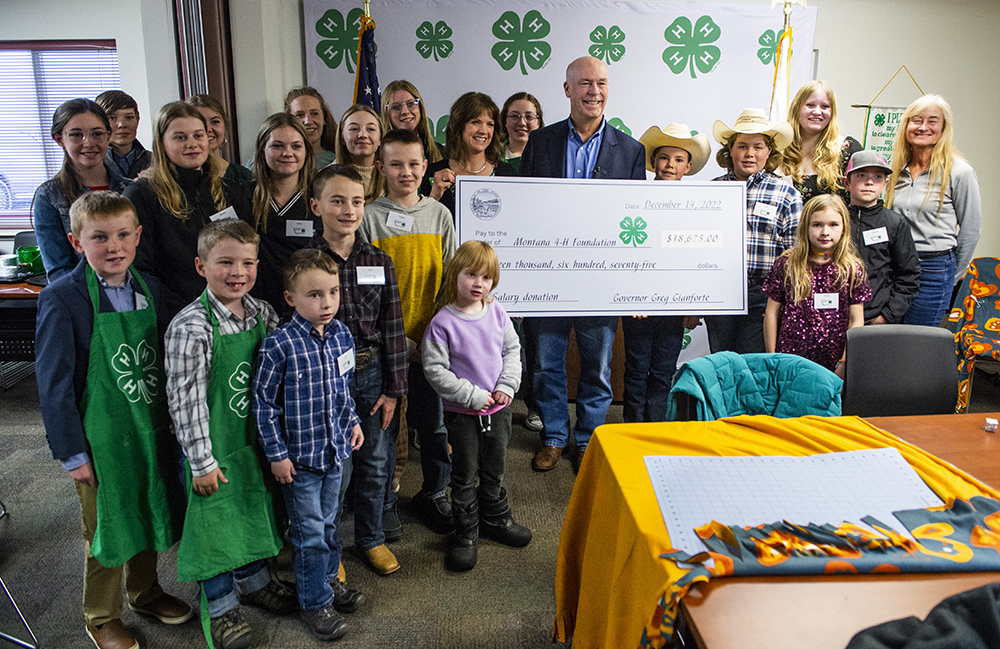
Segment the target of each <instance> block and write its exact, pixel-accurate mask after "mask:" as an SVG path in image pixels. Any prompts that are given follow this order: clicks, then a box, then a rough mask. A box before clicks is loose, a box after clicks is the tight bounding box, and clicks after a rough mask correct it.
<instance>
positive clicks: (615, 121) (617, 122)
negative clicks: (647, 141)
mask: <svg viewBox="0 0 1000 649" xmlns="http://www.w3.org/2000/svg"><path fill="white" fill-rule="evenodd" d="M608 126H613V127H615V128H616V129H618V130H619V131H621V132H622V133H624V134H625V135H628V136H629V137H631V136H632V129H630V128H629V127H627V126H625V122H623V121H622V118H621V117H612V118H611V119H609V120H608Z"/></svg>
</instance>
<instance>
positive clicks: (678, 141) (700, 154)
mask: <svg viewBox="0 0 1000 649" xmlns="http://www.w3.org/2000/svg"><path fill="white" fill-rule="evenodd" d="M639 142H640V143H641V144H642V145H643V146H644V147H646V169H649V170H650V171H655V169H653V165H652V164H651V163H650V162H649V159H650V158H652V157H653V152H654V151H656V150H657V149H659V148H660V147H661V146H675V147H677V148H678V149H684V150H685V151H687V152H688V153H689V154H690V155H691V171H689V172H688V174H696V173H698V172H699V171H701V168H702V167H704V166H705V163H706V162H708V158H709V156H711V154H712V147H711V146H710V145H709V142H708V136H707V135H705V134H704V133H698V134H697V135H691V130H690V129H689V128H688V127H687V124H678V123H677V122H671V123H670V124H669V125H667V128H665V129H661V128H660V127H659V126H650V127H649V128H648V129H646V132H645V133H643V134H642V137H641V138H639Z"/></svg>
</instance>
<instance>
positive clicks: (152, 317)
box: [80, 266, 183, 568]
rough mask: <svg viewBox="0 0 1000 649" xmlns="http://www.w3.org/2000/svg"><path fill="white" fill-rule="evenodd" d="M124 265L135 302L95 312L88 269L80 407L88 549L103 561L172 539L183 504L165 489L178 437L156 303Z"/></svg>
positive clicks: (120, 559) (95, 290) (121, 559)
mask: <svg viewBox="0 0 1000 649" xmlns="http://www.w3.org/2000/svg"><path fill="white" fill-rule="evenodd" d="M129 272H130V273H131V275H132V278H133V280H134V282H133V288H134V294H135V297H136V301H137V305H138V306H139V308H136V309H135V310H133V311H123V312H117V311H110V312H107V313H101V312H100V302H101V300H100V290H101V289H100V286H99V285H98V282H97V275H96V274H95V273H94V270H93V269H92V268H91V267H90V266H87V268H86V277H87V292H88V293H89V294H90V302H91V305H92V306H93V308H94V331H93V334H92V335H91V338H90V360H89V363H88V365H87V385H86V388H85V389H84V392H83V396H82V398H81V400H80V410H81V411H82V412H83V430H84V434H85V436H86V438H87V443H88V444H89V446H90V455H91V457H92V458H93V464H94V472H95V474H96V476H97V529H96V531H95V533H94V540H93V542H92V543H91V547H90V551H91V554H93V555H94V557H95V558H96V559H97V560H98V561H99V562H100V563H101V565H102V566H105V567H109V568H112V567H116V566H120V565H122V564H123V563H125V562H126V561H128V560H129V559H131V558H132V557H134V556H135V555H136V554H138V553H139V552H141V551H143V550H147V549H153V550H157V551H163V550H167V549H168V548H169V547H170V546H171V545H173V544H174V542H175V541H176V540H177V536H178V534H177V523H179V522H180V508H181V507H182V506H183V502H182V500H181V499H180V493H179V485H177V487H178V488H177V489H171V487H172V486H174V478H173V475H174V471H173V463H174V461H175V458H176V457H177V454H176V451H175V444H176V442H175V441H174V437H173V435H172V434H171V432H170V415H169V413H168V410H167V396H166V392H165V385H164V372H163V358H162V357H161V353H160V345H159V335H158V334H157V329H156V310H155V309H154V305H153V298H152V296H151V295H150V292H149V288H148V287H147V286H146V283H145V282H144V281H143V279H142V277H140V276H139V275H138V274H137V273H135V272H133V271H132V269H131V268H130V269H129ZM143 302H144V303H145V304H143Z"/></svg>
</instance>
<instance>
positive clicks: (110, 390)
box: [35, 191, 192, 647]
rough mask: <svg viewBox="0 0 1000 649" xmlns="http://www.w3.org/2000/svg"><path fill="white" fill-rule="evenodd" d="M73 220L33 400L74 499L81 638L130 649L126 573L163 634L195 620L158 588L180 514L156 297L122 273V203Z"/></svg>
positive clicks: (46, 295)
mask: <svg viewBox="0 0 1000 649" xmlns="http://www.w3.org/2000/svg"><path fill="white" fill-rule="evenodd" d="M70 219H71V233H70V235H69V240H70V243H71V245H72V246H73V248H74V249H75V250H76V251H77V252H78V253H81V254H82V255H84V257H85V258H84V259H82V260H81V261H80V262H79V263H78V264H77V266H76V268H75V269H74V270H73V271H72V272H70V273H69V274H68V275H65V276H63V277H61V278H59V279H58V280H56V281H55V282H53V283H52V284H50V285H49V286H48V288H46V289H45V290H44V291H42V293H41V295H39V298H38V331H37V335H36V349H37V361H36V366H35V367H36V374H37V376H38V392H39V400H40V402H41V407H42V417H43V419H44V421H45V433H46V437H47V438H48V441H49V447H50V448H51V449H52V455H53V457H55V458H56V459H57V460H59V461H60V462H62V465H63V467H64V468H65V469H66V470H67V471H68V472H69V475H70V477H72V478H73V479H74V480H75V481H76V483H75V484H76V491H77V495H78V496H79V498H80V508H81V510H82V513H83V535H84V539H85V540H86V558H85V572H84V584H83V614H84V618H85V619H86V630H87V634H88V635H89V636H90V637H91V638H92V639H93V641H94V643H95V644H96V645H97V646H98V647H138V646H139V645H138V643H137V642H136V641H135V638H133V637H132V634H131V633H130V632H129V630H128V628H126V627H125V625H124V624H123V623H122V621H121V611H122V595H121V587H122V573H123V567H124V577H125V587H126V590H127V592H128V598H129V606H130V607H131V608H132V609H133V610H136V611H139V612H140V613H144V614H146V615H149V616H151V617H153V618H156V619H158V620H160V621H161V622H164V623H166V624H181V623H183V622H186V621H187V620H189V619H190V618H191V616H192V613H191V607H190V606H188V605H187V604H185V603H184V602H182V601H180V600H178V599H176V598H174V597H172V596H171V595H168V594H166V593H164V592H163V590H162V589H161V588H160V584H159V582H158V580H157V577H156V553H157V551H163V550H166V549H168V548H169V547H170V546H171V545H172V544H173V543H174V541H175V540H176V538H177V536H178V534H177V532H178V531H179V523H180V516H179V514H177V512H178V511H180V508H181V507H182V506H183V500H182V498H181V493H180V485H179V484H178V483H177V481H176V479H175V478H174V477H173V476H174V475H175V471H174V470H173V466H174V462H175V461H176V445H175V443H174V441H173V438H172V437H171V436H170V432H169V426H170V419H169V417H168V416H167V404H166V393H165V392H164V386H163V364H162V357H161V353H160V352H161V345H160V332H161V331H162V328H161V327H158V326H157V325H158V323H163V318H162V317H161V318H158V317H157V316H158V315H159V316H162V315H163V311H162V310H161V306H162V305H161V303H160V286H159V283H158V282H157V281H156V280H155V279H154V278H151V277H147V278H143V277H142V276H141V275H139V273H137V272H136V271H135V270H133V269H131V268H130V265H131V263H132V260H133V258H134V257H135V247H136V245H137V244H138V242H139V236H140V234H141V230H142V228H141V227H139V220H138V218H137V217H136V214H135V208H134V207H132V203H130V202H129V201H128V199H126V198H123V197H122V196H121V195H119V194H116V193H115V192H109V191H94V192H88V193H87V194H84V195H83V196H81V197H80V198H79V199H78V200H77V201H76V202H75V203H74V204H73V206H72V208H71V209H70Z"/></svg>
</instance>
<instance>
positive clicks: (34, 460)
mask: <svg viewBox="0 0 1000 649" xmlns="http://www.w3.org/2000/svg"><path fill="white" fill-rule="evenodd" d="M984 365H985V364H984ZM976 374H977V378H976V381H975V389H974V391H973V397H972V403H971V406H970V412H995V411H1000V387H997V385H995V384H994V380H993V377H992V376H989V375H987V374H985V373H983V372H982V371H980V370H979V369H978V366H977V371H976ZM514 408H515V410H514V421H515V426H514V430H513V435H512V439H511V442H510V447H509V450H508V455H507V477H506V482H507V488H508V491H509V493H510V498H511V504H512V507H513V509H514V512H515V515H516V517H517V519H518V521H519V522H520V523H522V524H524V525H526V526H527V527H529V528H530V529H531V530H532V531H533V532H534V540H533V541H532V542H531V544H530V545H528V546H527V547H526V548H522V549H513V548H507V547H504V546H500V545H498V544H496V543H493V542H491V541H483V542H481V544H480V549H479V565H478V566H477V567H476V568H475V570H473V571H471V572H469V573H465V574H454V573H450V572H448V571H447V570H445V569H444V566H443V560H444V551H445V542H444V537H442V536H438V535H437V534H434V533H433V532H431V531H429V530H427V529H426V528H424V527H423V526H422V525H420V524H419V523H418V522H417V521H416V519H415V518H414V516H413V515H411V514H410V513H409V512H408V511H407V510H406V508H405V506H404V507H403V511H402V513H401V517H402V519H403V524H404V528H405V536H404V538H403V540H402V541H400V542H398V543H395V544H392V546H391V548H392V550H393V552H394V553H395V554H396V556H397V557H398V559H399V561H400V563H401V564H402V566H403V567H402V569H401V570H400V571H398V572H397V573H395V574H393V575H390V576H388V577H379V576H376V575H375V574H373V573H372V572H370V571H369V570H368V569H367V568H366V567H365V566H364V565H363V564H362V563H361V559H360V557H359V556H358V555H357V554H356V553H355V552H354V550H353V536H352V535H353V526H352V522H351V520H350V515H349V514H348V516H347V518H346V520H345V525H344V528H345V530H344V533H345V546H346V547H347V548H349V549H348V550H347V551H346V552H345V556H344V564H345V566H346V568H347V571H348V581H349V582H350V584H351V586H352V587H355V588H359V589H360V590H361V591H362V592H364V593H365V595H366V597H367V599H368V601H367V603H366V604H365V605H364V606H363V607H362V608H361V610H359V611H358V612H357V613H355V614H353V615H351V616H349V618H348V622H349V624H350V631H349V632H348V634H347V636H345V637H344V639H343V640H341V641H340V642H338V643H337V646H339V647H345V648H346V647H366V648H367V647H376V646H390V645H402V646H406V647H417V648H435V649H464V648H467V647H477V648H483V649H493V648H495V649H507V648H511V649H513V648H517V649H522V648H531V647H538V648H539V649H541V648H551V647H553V644H552V642H551V629H552V623H553V619H554V616H555V601H554V595H553V585H554V580H555V564H556V550H557V548H558V544H559V532H560V529H561V526H562V520H563V514H564V512H565V509H566V504H567V503H568V502H569V496H570V493H571V491H572V489H573V482H574V473H573V470H572V463H571V462H570V461H569V460H564V461H563V462H561V463H560V465H559V467H557V468H556V469H555V470H554V471H552V472H550V473H545V474H538V473H535V472H533V471H532V470H531V468H530V461H531V457H532V456H533V454H534V452H535V450H536V449H537V435H536V434H534V433H531V432H529V431H527V430H525V429H524V428H522V427H521V426H520V425H519V424H520V423H521V421H522V420H523V416H524V412H525V411H524V404H523V403H522V402H520V401H516V402H515V404H514ZM609 421H614V422H620V421H621V407H620V406H613V407H612V409H611V413H610V414H609ZM418 453H419V451H416V450H413V449H411V456H410V465H409V466H408V468H407V471H406V473H405V474H404V477H403V481H402V487H401V490H400V495H401V497H402V500H401V502H403V503H405V502H406V501H407V500H408V499H409V497H410V496H412V495H413V494H414V493H416V491H417V490H418V489H419V484H420V470H419V466H420V465H419V459H418V455H417V454H418ZM0 500H3V502H4V503H6V505H7V507H8V508H9V509H10V512H11V514H10V516H7V517H4V518H3V519H0V577H2V578H3V579H4V581H5V582H6V583H7V586H8V588H10V590H11V592H12V593H13V595H14V597H15V599H16V600H17V601H18V603H19V604H20V606H21V610H22V611H23V612H24V614H25V616H26V617H27V618H28V621H29V623H30V624H31V625H32V627H33V629H34V630H35V633H36V635H37V636H38V639H39V641H40V644H41V646H42V647H46V648H50V647H51V648H57V649H83V648H85V647H92V646H93V645H92V643H91V642H90V640H89V639H88V638H87V637H86V635H85V634H84V630H83V619H82V615H81V610H80V597H81V587H82V573H81V571H82V563H83V543H82V540H81V537H80V513H79V505H78V503H77V499H76V494H75V492H74V490H73V487H72V484H71V481H70V480H69V478H68V477H67V476H66V474H65V472H64V471H63V470H62V469H61V468H60V467H59V465H58V464H57V463H56V462H54V461H53V460H52V458H51V455H50V453H49V450H48V447H47V445H46V443H45V436H44V431H43V428H42V423H41V415H40V413H39V411H38V394H37V386H36V384H35V380H34V376H31V377H29V378H27V379H25V380H23V381H21V382H20V383H18V384H17V385H16V386H14V387H13V388H12V389H10V390H8V391H5V392H0ZM161 556H162V561H161V568H160V575H161V582H162V583H163V585H164V587H165V588H166V589H167V590H168V591H170V592H172V593H174V594H176V595H178V596H180V597H183V598H184V599H186V600H187V601H189V602H194V601H195V598H196V595H197V588H196V586H195V585H193V584H190V583H182V584H178V583H177V581H176V563H175V561H176V554H175V552H174V551H170V552H167V553H164V554H163V555H161ZM247 615H248V619H249V620H250V622H251V624H252V625H253V627H254V629H255V631H256V632H257V634H258V638H259V642H258V644H257V647H259V648H275V649H277V648H282V649H285V648H287V649H294V648H297V647H314V646H316V645H317V644H318V643H317V641H316V640H314V639H313V638H312V636H311V635H310V634H309V633H308V631H307V630H306V629H305V627H304V626H303V625H302V623H301V622H300V621H299V619H298V617H297V615H292V616H288V617H284V618H279V617H276V616H273V615H270V614H267V613H264V612H261V611H258V610H256V609H249V610H248V613H247ZM123 620H124V621H125V623H126V624H128V625H129V626H130V627H131V628H132V629H133V631H134V633H135V635H136V637H137V638H138V639H139V641H140V642H141V644H142V646H143V647H148V648H151V649H152V648H168V647H170V648H173V647H203V646H204V640H203V639H202V636H201V631H200V628H199V627H198V626H197V625H196V624H195V622H189V623H187V624H185V625H182V626H180V627H166V626H163V625H160V624H156V623H151V622H149V621H147V620H144V619H140V617H139V616H138V615H136V614H134V613H132V612H131V611H126V612H125V613H124V615H123ZM0 631H4V632H6V633H10V634H13V635H15V636H17V637H21V638H27V637H28V636H27V632H26V631H24V629H23V628H22V627H21V626H20V623H19V621H18V620H17V617H16V615H15V612H14V611H13V609H12V608H11V606H10V604H9V602H8V601H7V600H6V598H5V597H4V596H3V594H2V593H0ZM0 644H3V640H0Z"/></svg>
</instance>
